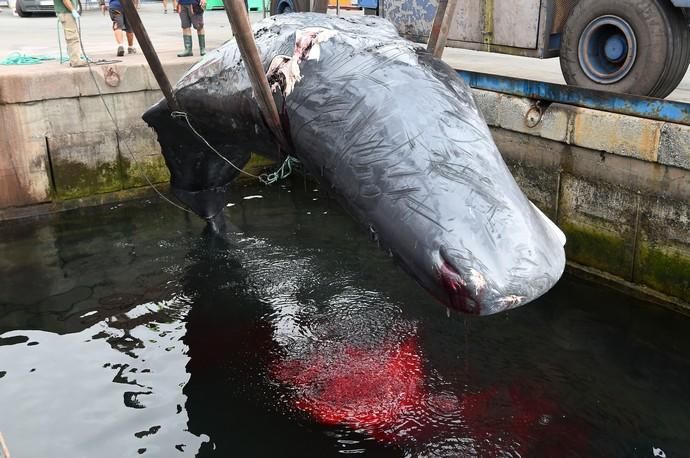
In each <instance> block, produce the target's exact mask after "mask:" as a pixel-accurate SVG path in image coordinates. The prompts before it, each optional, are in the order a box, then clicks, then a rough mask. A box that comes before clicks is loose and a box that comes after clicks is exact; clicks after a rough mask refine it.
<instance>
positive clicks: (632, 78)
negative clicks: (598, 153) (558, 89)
mask: <svg viewBox="0 0 690 458" xmlns="http://www.w3.org/2000/svg"><path fill="white" fill-rule="evenodd" d="M662 1H666V0H580V1H579V2H578V3H577V5H576V6H575V7H574V8H573V10H572V11H571V12H570V16H569V17H568V20H567V22H566V25H565V28H564V30H563V35H562V41H561V58H560V60H561V70H562V71H563V76H564V78H565V80H566V82H567V83H568V84H570V85H574V86H581V87H585V88H590V89H600V90H606V91H611V92H620V93H627V94H638V95H653V94H655V93H658V94H660V93H661V92H662V91H661V89H663V87H664V85H666V83H667V79H668V78H669V77H670V75H671V74H672V73H673V71H672V70H673V68H671V66H670V65H669V62H672V61H673V56H674V55H675V54H676V52H674V43H673V39H672V35H673V32H674V27H672V26H671V21H669V18H668V14H667V11H666V7H665V6H664V5H663V3H662ZM616 34H617V35H616ZM614 35H615V36H616V37H623V40H622V45H621V47H620V48H621V50H622V51H621V56H620V57H619V59H618V60H615V61H612V60H609V59H608V55H607V54H606V53H605V52H604V51H603V50H604V46H603V44H602V43H603V42H606V43H608V42H609V41H611V37H612V36H614ZM607 37H608V38H607ZM606 49H608V47H607V48H606Z"/></svg>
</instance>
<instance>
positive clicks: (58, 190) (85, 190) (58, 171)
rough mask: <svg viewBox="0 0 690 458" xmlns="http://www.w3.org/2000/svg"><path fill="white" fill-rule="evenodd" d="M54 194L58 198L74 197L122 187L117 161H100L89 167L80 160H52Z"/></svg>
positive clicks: (116, 189)
mask: <svg viewBox="0 0 690 458" xmlns="http://www.w3.org/2000/svg"><path fill="white" fill-rule="evenodd" d="M53 178H54V180H55V194H56V197H57V198H59V199H76V198H79V197H87V196H91V195H94V194H102V193H105V192H112V191H119V190H121V189H122V172H121V170H120V164H119V163H118V162H101V163H99V164H98V165H97V166H96V167H89V166H87V165H86V164H83V163H81V162H74V161H64V160H60V161H54V162H53Z"/></svg>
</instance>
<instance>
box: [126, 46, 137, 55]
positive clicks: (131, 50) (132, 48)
mask: <svg viewBox="0 0 690 458" xmlns="http://www.w3.org/2000/svg"><path fill="white" fill-rule="evenodd" d="M136 53H137V49H136V48H134V47H132V46H130V47H129V48H127V54H136Z"/></svg>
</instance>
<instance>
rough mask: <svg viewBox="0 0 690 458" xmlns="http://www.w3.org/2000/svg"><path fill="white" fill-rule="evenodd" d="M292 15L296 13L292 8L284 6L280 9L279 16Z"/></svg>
mask: <svg viewBox="0 0 690 458" xmlns="http://www.w3.org/2000/svg"><path fill="white" fill-rule="evenodd" d="M290 13H294V11H292V8H290V5H286V4H283V6H281V7H280V12H279V14H290Z"/></svg>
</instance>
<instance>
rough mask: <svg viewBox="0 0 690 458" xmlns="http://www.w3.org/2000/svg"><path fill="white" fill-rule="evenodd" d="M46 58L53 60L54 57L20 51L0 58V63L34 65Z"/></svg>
mask: <svg viewBox="0 0 690 458" xmlns="http://www.w3.org/2000/svg"><path fill="white" fill-rule="evenodd" d="M46 60H55V58H54V57H50V56H30V55H28V54H22V53H20V52H13V53H11V54H10V55H9V56H7V57H5V58H4V59H3V60H1V61H0V65H34V64H40V63H42V62H44V61H46Z"/></svg>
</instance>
